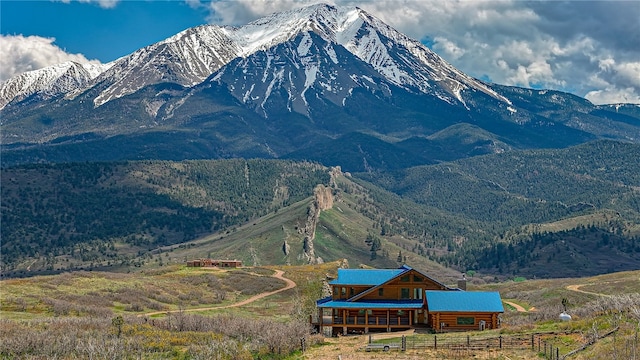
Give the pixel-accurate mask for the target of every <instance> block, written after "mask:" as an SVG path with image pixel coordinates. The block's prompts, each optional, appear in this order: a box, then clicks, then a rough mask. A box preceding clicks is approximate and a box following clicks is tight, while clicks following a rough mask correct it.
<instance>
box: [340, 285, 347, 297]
mask: <svg viewBox="0 0 640 360" xmlns="http://www.w3.org/2000/svg"><path fill="white" fill-rule="evenodd" d="M340 293H341V294H342V297H346V296H347V288H346V287H343V288H342V291H341V292H340Z"/></svg>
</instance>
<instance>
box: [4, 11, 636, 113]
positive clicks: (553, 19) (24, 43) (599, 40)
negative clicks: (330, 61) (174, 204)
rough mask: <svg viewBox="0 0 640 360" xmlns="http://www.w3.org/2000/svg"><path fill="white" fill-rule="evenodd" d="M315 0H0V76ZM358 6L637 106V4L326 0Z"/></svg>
mask: <svg viewBox="0 0 640 360" xmlns="http://www.w3.org/2000/svg"><path fill="white" fill-rule="evenodd" d="M316 2H318V1H317V0H270V1H265V0H223V1H219V0H213V1H211V0H167V1H158V0H140V1H132V0H80V1H77V0H63V1H11V0H9V1H7V0H2V1H0V17H1V18H0V33H1V35H0V55H1V56H0V82H2V81H4V80H6V79H8V78H9V77H11V76H14V75H17V74H18V73H21V72H24V71H29V70H35V69H38V68H41V67H44V66H49V65H53V64H55V63H59V62H62V61H66V60H74V61H100V62H103V63H104V62H109V61H113V60H115V59H117V58H119V57H121V56H125V55H127V54H129V53H131V52H133V51H135V50H137V49H139V48H141V47H144V46H147V45H150V44H152V43H155V42H157V41H160V40H163V39H165V38H167V37H170V36H172V35H174V34H176V33H178V32H179V31H181V30H184V29H186V28H189V27H192V26H197V25H202V24H218V25H242V24H245V23H247V22H249V21H252V20H255V19H257V18H259V17H260V16H264V15H267V14H269V13H272V12H275V11H281V10H288V9H292V8H296V7H301V6H306V5H310V4H312V3H316ZM324 2H327V3H330V4H334V5H348V6H358V7H360V8H362V9H364V10H365V11H367V12H369V13H370V14H372V15H374V16H376V17H378V18H380V19H381V20H383V21H384V22H386V23H388V24H389V25H391V26H393V27H395V28H396V29H398V30H400V31H402V32H404V33H406V34H407V35H409V36H411V37H413V38H416V39H419V40H422V41H423V43H425V44H427V45H428V46H429V47H430V48H432V49H433V50H434V51H436V52H437V53H438V54H439V55H441V56H442V57H443V58H445V59H446V60H447V61H449V62H450V63H452V64H453V65H454V66H456V67H457V68H459V69H460V70H462V71H464V72H466V73H467V74H469V75H471V76H474V77H477V78H480V79H483V80H487V81H492V82H496V83H499V84H505V85H514V86H522V87H533V88H547V89H555V90H561V91H568V92H572V93H574V94H577V95H579V96H583V97H586V98H587V99H589V100H591V101H592V102H594V103H618V102H631V103H640V1H637V0H632V1H520V0H489V1H483V0H473V1H471V0H449V1H443V0H326V1H324Z"/></svg>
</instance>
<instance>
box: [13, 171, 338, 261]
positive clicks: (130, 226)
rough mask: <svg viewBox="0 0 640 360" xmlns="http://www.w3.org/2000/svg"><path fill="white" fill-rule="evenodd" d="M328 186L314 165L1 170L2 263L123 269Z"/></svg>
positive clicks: (324, 176) (325, 174)
mask: <svg viewBox="0 0 640 360" xmlns="http://www.w3.org/2000/svg"><path fill="white" fill-rule="evenodd" d="M328 182H329V174H328V172H327V169H326V168H324V167H321V166H319V165H317V164H312V163H304V162H301V163H293V162H289V161H274V160H270V161H269V160H224V161H185V162H180V163H176V162H164V161H144V162H123V163H73V164H56V165H30V166H23V167H16V168H10V169H4V170H3V171H2V239H3V241H2V255H3V256H2V265H3V268H4V269H8V270H10V269H11V268H12V267H13V266H14V265H16V264H18V263H20V262H21V261H23V260H25V259H29V258H33V259H38V258H42V257H46V258H48V259H50V264H49V266H48V267H49V268H50V269H53V268H54V266H53V262H54V261H55V257H57V256H61V255H68V256H71V257H77V258H78V259H79V260H81V261H82V262H91V261H93V260H95V261H98V260H103V259H105V258H107V259H110V260H111V262H112V263H116V262H119V263H123V264H126V263H128V262H129V261H130V260H131V259H132V258H133V255H136V254H137V255H141V254H144V253H145V252H146V251H148V250H150V249H155V248H158V247H160V246H163V245H168V244H176V243H182V242H185V241H188V240H191V239H194V238H196V237H197V236H200V235H203V234H208V233H211V232H215V231H218V230H221V229H226V228H229V227H232V226H236V225H239V224H243V223H246V222H248V221H249V220H250V219H254V218H257V217H259V216H262V215H265V214H266V213H269V212H271V211H276V210H278V209H280V208H282V207H284V206H287V205H288V204H291V203H293V202H296V201H299V200H301V199H304V198H306V197H308V196H310V195H311V194H312V191H313V188H314V186H316V185H317V184H327V183H328ZM127 253H129V254H130V255H131V256H126V254H127ZM66 261H69V260H68V259H67V260H66ZM58 267H59V266H58Z"/></svg>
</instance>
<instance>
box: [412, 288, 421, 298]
mask: <svg viewBox="0 0 640 360" xmlns="http://www.w3.org/2000/svg"><path fill="white" fill-rule="evenodd" d="M413 298H414V299H420V300H422V289H421V288H414V289H413Z"/></svg>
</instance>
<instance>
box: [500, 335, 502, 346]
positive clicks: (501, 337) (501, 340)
mask: <svg viewBox="0 0 640 360" xmlns="http://www.w3.org/2000/svg"><path fill="white" fill-rule="evenodd" d="M500 349H502V335H500Z"/></svg>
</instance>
